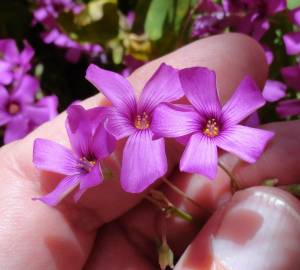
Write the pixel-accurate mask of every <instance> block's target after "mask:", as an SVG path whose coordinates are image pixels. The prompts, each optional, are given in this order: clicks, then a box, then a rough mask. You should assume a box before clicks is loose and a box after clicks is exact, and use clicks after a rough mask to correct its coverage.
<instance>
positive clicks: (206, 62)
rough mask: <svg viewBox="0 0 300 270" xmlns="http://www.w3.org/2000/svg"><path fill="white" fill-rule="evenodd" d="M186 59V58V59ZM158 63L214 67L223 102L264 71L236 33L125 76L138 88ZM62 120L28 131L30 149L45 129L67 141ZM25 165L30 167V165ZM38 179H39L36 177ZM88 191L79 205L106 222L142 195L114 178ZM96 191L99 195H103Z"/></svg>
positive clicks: (253, 49)
mask: <svg viewBox="0 0 300 270" xmlns="http://www.w3.org/2000/svg"><path fill="white" fill-rule="evenodd" d="M234 55H239V57H233V56H234ZM187 59H189V60H188V61H187ZM162 62H166V63H167V64H171V65H173V66H174V67H179V68H181V67H187V66H207V67H209V68H211V69H214V70H215V71H216V74H217V84H218V87H219V88H218V89H219V91H220V95H221V98H222V100H223V101H224V100H226V99H228V97H229V96H230V95H231V93H232V92H233V91H234V89H235V88H236V86H237V85H238V84H239V82H240V81H241V79H242V78H244V76H245V75H247V74H250V75H251V76H252V77H253V78H255V80H256V81H257V83H258V84H259V85H261V86H262V85H263V83H264V81H265V79H266V74H267V65H266V63H265V57H264V56H263V51H262V50H261V48H260V47H259V46H258V44H257V43H256V42H254V41H253V40H252V39H250V38H249V37H246V36H243V35H239V34H228V35H220V36H215V37H211V38H208V39H203V40H201V41H199V42H196V43H192V44H190V45H189V46H187V47H185V48H182V49H180V50H178V51H176V52H174V53H171V54H170V55H168V56H165V57H163V58H161V59H158V60H155V61H153V62H151V63H149V64H147V65H145V66H144V67H141V68H140V69H139V70H137V71H136V72H135V73H134V74H133V75H132V76H131V77H130V78H129V80H130V81H131V83H132V84H133V86H134V88H135V89H136V90H137V91H140V90H141V89H142V87H143V85H144V84H145V82H146V81H147V79H148V78H149V77H150V76H151V75H152V74H153V72H154V71H155V70H156V68H157V67H158V66H159V65H160V63H162ZM228 66H230V68H228ZM258 67H259V68H258ZM106 102H107V101H106V100H105V99H104V97H103V96H101V95H98V96H96V97H94V98H91V99H89V100H87V101H86V102H84V104H85V105H86V106H87V107H90V106H92V107H93V106H95V105H96V104H98V105H99V104H103V103H106ZM63 120H64V116H61V117H60V119H57V120H56V122H55V123H52V124H48V125H46V126H45V127H44V129H40V130H37V131H36V132H35V133H34V134H32V135H31V136H30V137H29V138H28V140H27V144H28V145H29V146H30V147H29V149H30V148H31V144H32V140H33V139H34V138H36V137H45V133H46V132H48V134H47V136H46V137H47V138H50V139H52V140H55V141H58V142H61V143H64V144H68V142H67V136H66V134H65V130H64V127H63V125H64V121H63ZM57 130H61V131H62V133H58V132H57ZM168 149H169V152H170V154H169V155H168V159H169V162H170V164H169V168H171V167H172V165H173V166H174V164H175V163H177V162H178V158H176V156H178V153H177V152H176V149H175V153H174V148H173V147H169V148H168ZM27 150H28V149H27ZM119 150H120V149H119ZM172 150H173V151H172ZM117 153H118V155H116V158H115V159H114V161H116V160H117V162H111V163H110V164H109V166H112V168H113V169H112V170H111V171H113V172H114V174H115V175H114V176H115V180H118V167H119V162H118V161H119V160H120V156H121V154H120V151H117ZM176 153H177V155H176ZM174 157H175V159H174ZM172 161H173V162H172ZM28 166H30V168H32V165H31V164H29V165H28ZM38 181H40V179H39V180H38ZM44 182H45V181H44ZM46 182H47V180H46ZM110 192H114V194H115V198H113V197H112V196H110V195H109V196H105V195H106V194H109V193H110ZM89 193H90V194H88V193H87V194H86V195H85V196H84V197H83V199H82V201H81V204H82V205H83V206H86V207H89V208H92V209H93V210H94V211H96V214H97V215H98V219H99V220H102V221H103V222H109V221H110V220H112V219H113V218H115V217H116V216H119V215H120V214H122V213H123V212H125V211H126V210H127V209H129V208H131V207H132V206H133V205H134V204H136V203H137V202H138V201H139V200H140V199H141V198H142V196H132V195H130V194H128V193H125V192H123V191H122V190H121V187H120V185H119V183H118V181H110V182H107V183H105V184H104V185H101V186H99V188H95V189H94V190H91V191H90V192H89ZM99 194H103V196H100V195H99ZM101 204H102V205H113V206H115V207H114V208H113V209H112V208H110V207H107V208H105V209H103V208H101V207H99V205H101ZM94 206H95V207H94Z"/></svg>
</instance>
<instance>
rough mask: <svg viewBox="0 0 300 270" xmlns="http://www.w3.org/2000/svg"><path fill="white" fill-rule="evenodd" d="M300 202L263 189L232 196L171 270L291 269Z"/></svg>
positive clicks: (296, 260)
mask: <svg viewBox="0 0 300 270" xmlns="http://www.w3.org/2000/svg"><path fill="white" fill-rule="evenodd" d="M299 241H300V203H299V201H297V200H296V199H295V198H294V197H292V196H291V195H289V194H288V193H286V192H284V191H282V190H279V189H275V188H267V187H257V188H250V189H247V190H244V191H240V192H237V193H236V194H235V195H234V197H233V198H232V200H231V201H230V202H229V203H228V204H227V206H225V207H224V208H223V209H220V210H218V211H217V212H216V213H215V214H214V215H213V216H212V218H211V219H210V220H209V222H208V223H207V224H206V226H205V227H204V228H203V230H202V231H201V232H200V233H199V234H198V236H197V237H196V239H195V240H194V241H193V243H192V244H191V245H190V246H189V247H188V249H187V250H186V251H185V253H184V254H183V256H182V257H181V259H180V261H179V262H178V264H177V265H176V267H175V269H176V270H181V269H185V270H193V269H226V270H229V269H230V270H239V269H247V270H268V269H270V270H271V269H272V270H286V269H289V270H296V269H299V265H300V250H299Z"/></svg>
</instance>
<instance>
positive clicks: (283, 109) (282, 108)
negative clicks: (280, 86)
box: [276, 99, 300, 117]
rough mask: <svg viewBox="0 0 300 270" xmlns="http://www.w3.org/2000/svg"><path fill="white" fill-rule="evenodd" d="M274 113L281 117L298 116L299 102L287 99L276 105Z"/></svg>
mask: <svg viewBox="0 0 300 270" xmlns="http://www.w3.org/2000/svg"><path fill="white" fill-rule="evenodd" d="M276 112H277V113H278V115H279V116H281V117H288V116H295V115H300V100H299V99H289V100H283V101H281V102H279V103H278V106H277V107H276Z"/></svg>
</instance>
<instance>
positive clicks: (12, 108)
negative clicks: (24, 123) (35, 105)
mask: <svg viewBox="0 0 300 270" xmlns="http://www.w3.org/2000/svg"><path fill="white" fill-rule="evenodd" d="M7 110H8V113H9V114H12V115H14V114H17V113H18V112H19V111H20V105H19V104H18V103H16V102H11V103H10V104H8V108H7Z"/></svg>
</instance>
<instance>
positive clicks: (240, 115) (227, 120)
mask: <svg viewBox="0 0 300 270" xmlns="http://www.w3.org/2000/svg"><path fill="white" fill-rule="evenodd" d="M265 103H266V101H265V99H264V98H263V96H262V94H261V92H260V90H259V88H258V87H257V85H256V84H255V82H254V81H253V79H252V78H251V77H249V76H247V77H245V79H243V80H242V82H241V83H240V85H239V86H238V88H237V89H236V91H235V92H234V94H233V95H232V97H231V98H230V100H229V101H228V102H227V103H226V104H225V105H224V106H223V110H222V115H223V119H222V120H223V121H224V125H225V126H230V125H234V124H237V123H239V122H240V121H242V120H243V119H245V118H246V117H247V116H249V115H250V114H252V113H253V112H255V111H256V110H257V109H258V108H260V107H262V106H263V105H264V104H265Z"/></svg>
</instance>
